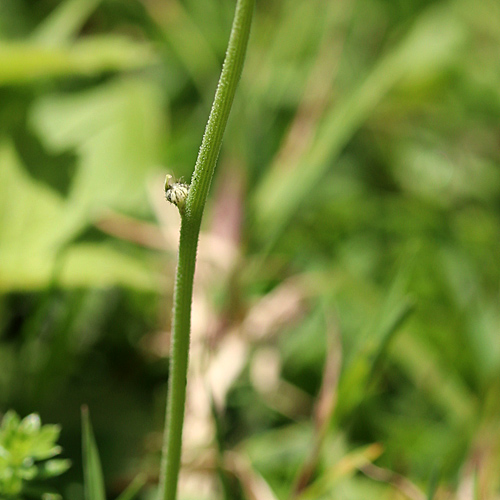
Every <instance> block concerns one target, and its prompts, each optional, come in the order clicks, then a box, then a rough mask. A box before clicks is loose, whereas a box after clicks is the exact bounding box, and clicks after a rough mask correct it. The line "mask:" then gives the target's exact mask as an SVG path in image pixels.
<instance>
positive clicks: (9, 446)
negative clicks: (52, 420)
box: [0, 411, 70, 499]
mask: <svg viewBox="0 0 500 500" xmlns="http://www.w3.org/2000/svg"><path fill="white" fill-rule="evenodd" d="M60 432H61V429H60V427H59V426H57V425H43V426H42V424H41V421H40V417H39V416H38V415H37V414H36V413H32V414H31V415H28V416H27V417H25V418H23V419H22V420H21V418H20V417H19V416H18V415H17V413H15V412H14V411H8V412H7V413H6V414H5V415H4V417H3V419H2V423H1V426H0V498H8V499H17V498H20V495H21V493H22V491H23V489H24V487H25V485H26V483H28V482H31V481H36V480H42V479H47V478H51V477H54V476H58V475H60V474H62V473H64V472H66V471H67V470H68V468H69V467H70V461H69V460H66V459H61V458H54V457H56V456H57V455H59V454H60V453H61V451H62V450H61V447H60V446H59V445H57V440H58V439H59V434H60Z"/></svg>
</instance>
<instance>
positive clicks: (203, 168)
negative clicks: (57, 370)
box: [158, 0, 255, 500]
mask: <svg viewBox="0 0 500 500" xmlns="http://www.w3.org/2000/svg"><path fill="white" fill-rule="evenodd" d="M254 3H255V0H238V3H237V6H236V13H235V16H234V20H233V26H232V29H231V36H230V38H229V44H228V48H227V52H226V58H225V60H224V65H223V67H222V73H221V76H220V80H219V84H218V86H217V91H216V93H215V99H214V103H213V105H212V110H211V112H210V116H209V118H208V123H207V126H206V129H205V134H204V136H203V140H202V143H201V147H200V151H199V153H198V158H197V160H196V165H195V168H194V173H193V177H192V179H191V187H190V189H189V194H188V197H187V199H186V203H185V206H183V207H182V209H181V210H180V213H181V234H180V243H179V259H178V263H177V275H176V280H175V291H174V311H173V322H172V344H171V352H170V372H169V386H168V401H167V419H166V425H165V434H164V446H163V454H162V463H161V470H160V487H159V494H158V500H175V499H176V495H177V481H178V476H179V468H180V458H181V447H182V426H183V421H184V405H185V401H186V379H187V368H188V354H189V334H190V326H191V299H192V292H193V278H194V269H195V262H196V249H197V246H198V236H199V232H200V225H201V219H202V216H203V209H204V207H205V202H206V199H207V195H208V190H209V188H210V183H211V181H212V176H213V173H214V170H215V165H216V162H217V157H218V156H219V151H220V147H221V144H222V136H223V134H224V130H225V128H226V123H227V120H228V117H229V112H230V110H231V105H232V103H233V99H234V94H235V91H236V86H237V84H238V81H239V79H240V75H241V70H242V68H243V61H244V59H245V53H246V47H247V44H248V37H249V34H250V25H251V21H252V14H253V9H254Z"/></svg>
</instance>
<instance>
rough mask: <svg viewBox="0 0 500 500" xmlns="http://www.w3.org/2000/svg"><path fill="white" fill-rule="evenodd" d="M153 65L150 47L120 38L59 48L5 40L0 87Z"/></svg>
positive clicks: (1, 44) (0, 52)
mask: <svg viewBox="0 0 500 500" xmlns="http://www.w3.org/2000/svg"><path fill="white" fill-rule="evenodd" d="M154 62H155V58H154V56H153V54H152V52H151V50H150V47H149V46H147V45H141V44H137V43H134V42H132V41H130V40H128V39H127V38H123V37H118V36H94V37H87V38H85V39H81V40H79V41H78V42H75V43H74V44H73V45H71V46H64V45H63V46H56V47H45V46H42V45H40V44H35V43H32V42H17V41H10V42H8V41H5V40H4V41H2V42H0V85H7V84H9V85H12V84H18V83H26V82H31V81H33V80H38V79H40V78H54V77H73V76H93V75H98V74H100V73H103V72H105V71H127V70H133V69H138V68H144V67H146V66H149V65H151V64H153V63H154Z"/></svg>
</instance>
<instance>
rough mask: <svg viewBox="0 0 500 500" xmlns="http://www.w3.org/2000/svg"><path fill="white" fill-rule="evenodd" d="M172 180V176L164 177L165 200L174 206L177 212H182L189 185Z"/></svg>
mask: <svg viewBox="0 0 500 500" xmlns="http://www.w3.org/2000/svg"><path fill="white" fill-rule="evenodd" d="M172 180H173V176H172V175H170V174H167V175H166V177H165V199H166V200H167V201H169V202H170V203H173V204H174V205H176V206H177V207H178V208H179V210H182V209H183V208H184V204H185V203H186V198H187V195H188V193H189V184H185V183H184V182H177V181H174V182H172Z"/></svg>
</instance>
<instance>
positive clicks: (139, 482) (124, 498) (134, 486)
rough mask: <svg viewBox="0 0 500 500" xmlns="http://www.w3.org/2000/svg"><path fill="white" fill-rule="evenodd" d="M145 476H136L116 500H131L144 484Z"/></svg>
mask: <svg viewBox="0 0 500 500" xmlns="http://www.w3.org/2000/svg"><path fill="white" fill-rule="evenodd" d="M146 479H147V478H146V475H145V474H138V475H137V476H136V477H135V479H134V480H133V481H132V482H131V483H130V484H129V485H128V488H127V489H126V490H125V491H124V492H123V493H122V494H121V495H120V496H119V497H118V498H117V499H116V500H132V498H134V497H135V496H136V495H137V493H139V491H141V489H142V487H143V486H144V485H145V484H146Z"/></svg>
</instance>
